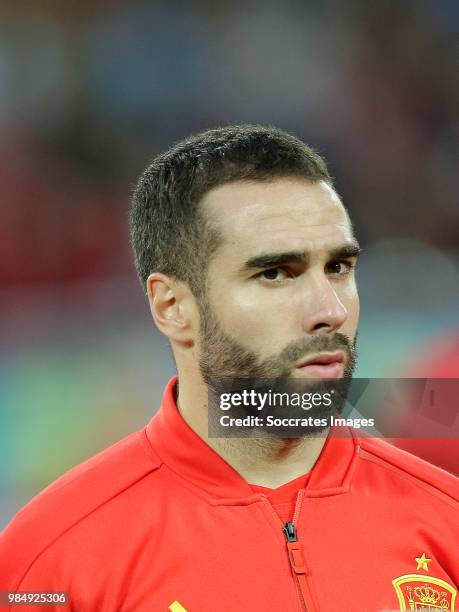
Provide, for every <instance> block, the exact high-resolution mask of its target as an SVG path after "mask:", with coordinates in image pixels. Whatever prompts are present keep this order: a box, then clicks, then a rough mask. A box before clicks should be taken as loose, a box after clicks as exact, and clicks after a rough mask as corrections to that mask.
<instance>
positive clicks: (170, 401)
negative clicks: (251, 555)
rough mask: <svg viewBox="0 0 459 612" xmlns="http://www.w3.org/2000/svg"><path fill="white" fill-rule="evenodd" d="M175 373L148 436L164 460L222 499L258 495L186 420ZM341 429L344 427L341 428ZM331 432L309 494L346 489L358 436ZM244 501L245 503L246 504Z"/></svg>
mask: <svg viewBox="0 0 459 612" xmlns="http://www.w3.org/2000/svg"><path fill="white" fill-rule="evenodd" d="M176 385H177V377H176V376H175V377H174V378H172V379H171V380H170V381H169V382H168V384H167V386H166V388H165V390H164V394H163V400H162V404H161V407H160V409H159V410H158V412H157V413H156V414H155V415H154V417H153V418H152V419H151V421H150V423H149V424H148V425H147V427H146V435H147V438H148V440H149V442H150V444H151V446H152V448H153V450H154V452H155V453H156V454H157V455H158V456H159V458H160V459H161V461H162V462H163V463H164V464H165V465H167V466H168V467H169V468H170V469H171V470H172V471H173V472H175V474H178V475H179V476H180V477H182V478H183V479H185V480H186V481H187V482H188V483H190V484H192V485H194V486H197V487H198V488H199V489H201V491H203V492H204V493H206V497H210V498H212V499H213V500H215V501H216V500H219V503H225V501H226V502H227V503H232V504H234V503H237V500H239V501H240V503H250V500H249V498H251V500H252V501H254V495H256V494H254V493H253V491H252V489H251V488H250V486H249V484H248V483H247V482H246V481H245V480H244V478H243V477H242V476H241V475H240V474H239V473H238V472H236V470H235V469H234V468H232V467H231V466H230V465H229V464H228V463H227V462H226V461H225V460H224V459H223V458H222V457H220V455H218V454H217V453H216V452H215V451H214V450H213V449H212V448H211V447H210V446H209V445H208V444H207V443H206V442H205V441H204V440H203V439H202V438H201V437H200V436H198V435H197V434H196V433H195V432H194V431H193V430H192V429H191V427H190V426H189V425H188V423H187V422H186V421H185V420H184V419H183V417H182V416H181V414H180V413H179V411H178V409H177V405H176V402H175V388H176ZM341 429H342V428H341ZM334 434H335V432H334V431H333V429H332V430H331V432H330V434H329V436H328V438H327V441H326V442H325V445H324V447H323V449H322V452H321V454H320V456H319V458H318V459H317V461H316V463H315V465H314V467H313V468H312V471H311V475H310V478H309V481H308V484H307V488H306V496H308V497H325V496H329V495H337V494H340V493H345V492H347V491H348V490H349V486H350V480H351V477H352V473H353V471H354V466H355V463H356V459H357V450H358V448H357V440H356V439H355V438H354V436H353V434H352V431H351V430H349V429H347V430H345V431H344V435H343V431H341V432H340V434H339V437H337V436H336V435H334ZM244 500H245V502H244Z"/></svg>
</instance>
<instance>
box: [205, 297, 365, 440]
mask: <svg viewBox="0 0 459 612" xmlns="http://www.w3.org/2000/svg"><path fill="white" fill-rule="evenodd" d="M200 316H201V333H200V356H199V369H200V372H201V376H202V378H203V380H204V382H205V384H206V385H207V387H208V390H209V408H210V407H211V406H212V404H213V402H214V401H215V398H216V397H218V396H219V395H220V394H221V393H222V391H223V390H225V391H228V387H229V386H230V387H232V389H233V390H234V384H235V381H237V382H236V386H238V385H239V386H240V388H241V389H242V387H243V386H244V383H243V379H245V380H246V382H247V379H250V384H249V385H247V386H251V387H260V382H261V383H262V384H261V387H262V388H263V389H266V381H269V385H268V386H269V387H270V388H273V387H276V386H277V385H278V384H280V382H279V381H280V380H282V379H283V380H284V381H285V379H289V382H288V385H290V387H289V388H290V391H291V390H292V389H293V388H295V389H299V388H300V387H301V388H302V389H303V390H305V389H307V391H308V392H310V393H317V392H318V393H322V394H323V393H325V392H327V391H330V390H331V389H333V391H332V393H334V401H333V404H332V406H331V407H328V408H326V407H324V406H320V407H314V408H313V409H312V410H310V411H309V412H308V416H311V417H313V418H314V419H316V418H318V419H323V418H326V419H329V417H330V415H331V414H333V415H335V416H339V415H340V414H342V411H343V408H344V405H345V402H346V397H347V394H348V390H349V386H350V384H351V381H352V375H353V372H354V370H355V367H356V362H357V350H356V342H357V334H356V336H355V338H354V340H351V339H350V338H349V336H347V335H345V334H343V333H340V332H335V333H334V334H319V335H315V336H306V337H304V338H301V339H300V340H297V341H295V342H291V343H290V344H288V345H287V346H286V347H285V348H284V349H283V350H281V351H280V352H279V353H278V354H275V355H272V356H270V357H267V358H264V359H263V358H261V357H260V356H259V355H258V354H257V353H256V352H254V351H252V350H250V349H249V348H247V347H246V346H244V345H243V344H241V343H240V342H239V341H238V340H236V339H235V338H233V337H231V336H230V335H229V334H227V333H226V332H225V331H224V330H223V328H222V326H221V324H220V322H219V320H218V318H217V316H216V315H215V313H214V312H213V310H212V309H211V308H210V306H209V304H208V303H207V302H202V303H201V308H200ZM325 351H326V352H334V351H342V352H343V353H344V355H345V364H344V370H343V377H342V378H340V379H335V380H324V379H316V378H312V379H311V378H310V379H304V378H301V379H298V378H296V379H293V377H292V372H293V371H294V369H295V367H296V364H297V363H298V362H299V361H300V360H303V359H307V358H308V357H309V356H312V355H314V354H316V353H319V352H325ZM281 384H284V385H285V384H286V383H285V382H284V383H281ZM263 385H264V386H263ZM299 386H300V387H299ZM246 388H247V387H246ZM336 392H337V393H336ZM250 414H253V407H252V408H250V407H240V408H239V409H238V411H237V416H239V417H242V418H244V417H245V416H248V415H250ZM288 416H295V417H301V416H303V417H304V411H303V412H302V411H301V409H297V410H290V409H289V414H288ZM209 418H211V416H210V412H209ZM325 429H327V427H324V426H320V425H319V426H315V427H310V428H308V431H307V433H304V432H303V433H302V434H301V435H302V437H305V436H311V435H316V434H320V433H321V432H323V431H325ZM272 433H274V435H276V436H277V437H283V434H282V432H280V431H273V432H272ZM290 434H291V432H290V433H289V436H288V437H292V436H291V435H290ZM293 437H295V436H293Z"/></svg>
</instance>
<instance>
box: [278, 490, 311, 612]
mask: <svg viewBox="0 0 459 612" xmlns="http://www.w3.org/2000/svg"><path fill="white" fill-rule="evenodd" d="M304 493H305V492H304V489H302V490H301V491H298V495H297V498H296V503H295V510H294V512H293V518H292V520H291V521H290V522H288V523H285V525H284V527H283V529H282V531H283V532H284V535H285V539H286V540H287V552H288V558H289V561H290V566H291V568H292V573H293V576H294V577H295V581H296V586H297V589H298V597H299V600H300V604H301V609H302V610H303V611H304V612H317V608H316V606H315V604H314V601H313V599H312V595H311V591H310V590H309V585H308V579H307V576H308V574H309V573H310V572H309V570H308V568H307V566H306V561H305V558H304V552H303V543H302V542H300V541H299V540H298V535H297V531H296V525H297V523H298V517H299V514H300V509H301V503H302V501H303V496H304Z"/></svg>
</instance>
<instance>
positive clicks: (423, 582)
mask: <svg viewBox="0 0 459 612" xmlns="http://www.w3.org/2000/svg"><path fill="white" fill-rule="evenodd" d="M392 584H393V585H394V589H395V592H396V593H397V597H398V601H399V603H400V610H443V611H445V610H448V612H454V611H455V609H456V608H455V601H456V596H457V590H456V589H455V588H454V587H453V586H451V585H450V584H448V583H447V582H445V581H444V580H441V579H440V578H433V577H432V576H422V575H420V574H406V575H405V576H399V577H398V578H395V580H392Z"/></svg>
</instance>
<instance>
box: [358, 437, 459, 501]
mask: <svg viewBox="0 0 459 612" xmlns="http://www.w3.org/2000/svg"><path fill="white" fill-rule="evenodd" d="M359 455H360V458H361V459H363V460H367V461H371V462H373V463H376V464H378V465H380V466H382V467H383V468H385V469H386V470H389V471H391V472H392V473H393V475H394V477H399V478H405V479H409V480H411V481H413V482H415V483H416V484H417V485H418V486H419V487H420V488H422V489H423V490H424V491H426V492H428V493H430V494H432V495H435V496H436V497H442V498H444V501H447V502H449V503H450V504H453V505H455V506H456V507H458V508H459V478H457V477H456V476H454V475H453V474H451V473H450V472H446V471H445V470H443V469H441V468H439V467H437V466H436V465H433V464H431V463H428V462H427V461H425V460H424V459H421V458H420V457H417V456H416V455H412V454H411V453H408V452H407V451H404V450H402V449H400V448H397V447H396V446H394V445H393V444H390V443H389V442H386V441H384V440H381V439H380V438H360V439H359Z"/></svg>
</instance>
